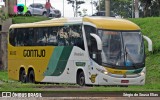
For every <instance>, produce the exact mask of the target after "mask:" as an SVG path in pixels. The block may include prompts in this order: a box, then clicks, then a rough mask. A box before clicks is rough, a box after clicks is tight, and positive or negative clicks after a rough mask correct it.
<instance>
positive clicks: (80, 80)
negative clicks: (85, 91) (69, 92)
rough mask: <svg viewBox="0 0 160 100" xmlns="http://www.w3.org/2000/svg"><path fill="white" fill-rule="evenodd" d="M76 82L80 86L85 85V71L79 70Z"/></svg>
mask: <svg viewBox="0 0 160 100" xmlns="http://www.w3.org/2000/svg"><path fill="white" fill-rule="evenodd" d="M76 82H77V84H78V85H80V86H84V85H85V75H84V71H83V70H82V69H78V70H77V75H76Z"/></svg>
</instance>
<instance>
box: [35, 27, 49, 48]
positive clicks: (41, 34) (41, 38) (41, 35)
mask: <svg viewBox="0 0 160 100" xmlns="http://www.w3.org/2000/svg"><path fill="white" fill-rule="evenodd" d="M36 35H37V42H36V43H37V46H44V45H46V43H47V38H48V28H43V27H40V28H37V33H36Z"/></svg>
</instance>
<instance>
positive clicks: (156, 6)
mask: <svg viewBox="0 0 160 100" xmlns="http://www.w3.org/2000/svg"><path fill="white" fill-rule="evenodd" d="M140 2H141V7H142V8H143V9H142V12H143V16H144V17H148V16H160V0H140Z"/></svg>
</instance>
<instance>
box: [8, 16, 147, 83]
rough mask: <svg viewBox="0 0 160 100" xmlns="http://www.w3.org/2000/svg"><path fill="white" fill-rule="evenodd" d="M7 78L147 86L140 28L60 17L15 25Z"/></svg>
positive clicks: (113, 21) (117, 22)
mask: <svg viewBox="0 0 160 100" xmlns="http://www.w3.org/2000/svg"><path fill="white" fill-rule="evenodd" d="M8 40H9V41H8V76H9V78H10V79H13V80H19V81H22V82H52V83H74V84H76V83H77V84H79V85H85V84H92V85H143V84H145V75H146V67H145V52H144V43H143V36H142V34H141V32H140V27H139V26H137V25H136V24H134V23H133V22H130V21H128V20H125V19H116V18H107V17H84V18H59V19H52V20H47V21H41V22H35V23H23V24H13V25H11V26H10V30H9V39H8Z"/></svg>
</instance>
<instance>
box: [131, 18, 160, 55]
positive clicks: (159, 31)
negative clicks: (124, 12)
mask: <svg viewBox="0 0 160 100" xmlns="http://www.w3.org/2000/svg"><path fill="white" fill-rule="evenodd" d="M129 20H131V21H132V22H134V23H136V24H137V25H139V26H140V28H141V29H142V30H141V31H142V33H143V34H144V35H146V36H148V37H149V38H151V40H152V41H153V49H154V52H160V42H159V41H160V17H148V18H137V19H129Z"/></svg>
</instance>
